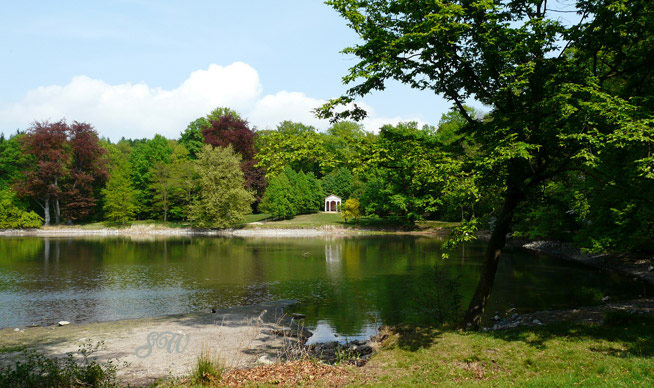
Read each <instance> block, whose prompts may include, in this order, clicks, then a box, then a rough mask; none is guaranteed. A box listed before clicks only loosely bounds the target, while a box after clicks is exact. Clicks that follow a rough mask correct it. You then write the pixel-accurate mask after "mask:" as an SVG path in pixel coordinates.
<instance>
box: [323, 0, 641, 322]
mask: <svg viewBox="0 0 654 388" xmlns="http://www.w3.org/2000/svg"><path fill="white" fill-rule="evenodd" d="M328 4H330V5H332V6H333V7H334V8H335V9H336V10H337V11H338V12H339V13H340V14H341V15H342V16H343V17H344V18H346V19H347V20H348V23H349V26H350V27H351V28H352V29H354V31H356V32H357V33H358V34H359V36H360V38H361V41H362V43H361V44H359V45H356V46H354V47H351V48H347V49H345V50H344V51H345V52H346V53H348V54H353V55H355V56H357V57H358V58H359V59H360V61H359V62H358V63H357V64H355V65H354V66H353V67H352V68H351V69H350V72H349V74H348V75H347V76H346V77H345V78H344V81H345V82H346V83H350V82H352V83H356V84H355V86H353V87H352V88H350V89H349V90H348V92H347V94H346V95H345V96H342V97H340V98H337V99H335V100H332V101H330V102H329V103H328V104H326V105H325V106H324V107H322V108H321V109H319V114H320V115H321V116H322V117H331V118H333V119H339V118H347V117H351V118H362V117H364V116H365V112H364V111H363V110H362V109H361V108H360V107H358V106H356V104H355V106H354V108H353V109H350V110H346V111H342V112H336V111H335V110H334V108H335V107H336V106H337V105H342V104H347V103H353V102H355V98H357V97H359V96H363V95H366V94H368V93H370V92H372V91H374V90H382V89H384V87H385V83H386V81H388V80H397V81H400V82H403V83H406V84H408V85H410V86H411V87H413V88H417V89H420V90H429V91H431V92H433V93H436V94H439V95H442V96H444V97H445V98H447V99H449V100H450V101H452V102H453V104H454V105H455V106H456V107H457V108H458V110H459V113H460V114H461V115H462V116H463V117H465V119H466V121H467V125H466V127H467V130H468V131H469V132H470V133H472V134H473V136H474V138H475V141H476V142H478V144H479V145H480V151H481V152H480V154H479V158H477V159H476V161H475V162H476V165H477V166H476V171H477V172H478V174H479V175H480V178H481V179H480V181H481V182H483V181H495V182H496V184H497V186H499V187H500V192H498V193H497V194H498V196H501V197H502V202H503V203H502V205H501V208H500V209H499V211H498V212H497V213H496V214H497V220H496V222H495V225H494V228H493V231H492V233H491V237H490V240H489V242H488V245H487V248H486V253H485V259H484V266H483V269H482V273H481V276H480V280H479V284H478V286H477V289H476V291H475V293H474V295H473V297H472V299H471V301H470V305H469V307H468V311H467V313H466V316H465V318H464V326H465V327H471V328H477V327H479V325H480V323H481V318H482V315H483V312H484V308H485V306H486V302H487V301H488V299H489V297H490V293H491V290H492V287H493V283H494V280H495V273H496V271H497V267H498V262H499V258H500V256H501V254H502V251H503V249H504V246H505V242H506V236H507V233H508V232H510V230H511V226H512V224H513V220H514V215H515V212H516V209H517V208H518V206H519V205H520V204H521V203H523V202H524V201H525V200H529V199H531V198H534V197H537V196H538V195H539V193H542V190H541V189H542V186H543V185H545V184H547V183H548V182H549V181H552V180H555V179H556V178H558V177H560V176H561V175H562V174H565V173H567V172H570V171H578V172H581V173H582V174H584V175H587V176H591V177H592V176H595V177H598V178H597V179H598V180H604V181H605V182H611V181H612V180H613V177H612V176H611V175H612V174H613V173H616V172H621V173H623V174H624V172H625V171H624V169H627V170H628V172H629V176H633V177H634V178H635V179H638V180H640V181H642V182H648V185H649V186H650V187H651V185H652V179H654V176H652V175H653V174H652V171H654V158H653V157H652V155H651V147H652V146H653V145H654V133H653V132H654V130H653V129H652V128H653V127H654V125H653V123H652V114H653V112H654V109H653V106H652V105H653V102H652V98H651V95H652V94H651V92H652V85H653V84H654V79H653V77H654V73H653V72H651V70H650V69H651V67H652V66H651V59H650V58H652V57H653V56H654V45H652V44H651V42H652V34H654V28H653V20H652V19H653V18H652V17H651V15H652V12H653V10H652V7H654V4H652V2H651V1H649V0H635V1H626V0H579V1H577V2H576V10H577V11H578V14H579V19H580V21H579V22H578V23H576V24H575V25H565V24H563V23H562V22H561V21H560V20H561V19H560V18H559V17H558V16H557V15H558V10H556V9H552V8H551V6H552V4H551V3H548V2H547V1H546V0H542V1H541V0H536V1H511V2H502V1H474V2H473V1H467V0H454V1H450V2H440V1H415V0H400V1H390V0H331V1H328ZM468 98H476V99H477V100H479V101H481V102H482V103H484V104H485V105H487V106H490V107H491V108H492V110H491V112H490V114H489V119H488V120H483V121H482V120H478V119H476V118H475V117H472V116H471V115H470V114H469V113H468V112H467V111H466V109H465V107H464V105H463V103H464V101H466V100H467V99H468ZM621 149H622V150H633V151H634V153H635V154H636V155H637V156H638V157H637V158H630V159H628V161H627V164H625V165H624V167H623V170H622V171H620V169H610V170H608V171H600V170H599V169H598V167H601V166H602V161H603V157H604V156H605V155H615V154H616V153H617V152H619V150H621ZM645 149H650V153H649V154H648V153H646V152H643V151H644V150H645ZM607 174H608V176H607ZM636 177H637V178H636ZM625 195H628V196H630V197H631V198H635V196H636V193H631V194H629V193H625ZM648 202H649V203H650V206H651V198H650V199H649V200H647V199H645V200H644V202H641V203H648ZM625 214H627V213H625Z"/></svg>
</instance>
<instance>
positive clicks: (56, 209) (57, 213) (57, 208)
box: [55, 198, 61, 225]
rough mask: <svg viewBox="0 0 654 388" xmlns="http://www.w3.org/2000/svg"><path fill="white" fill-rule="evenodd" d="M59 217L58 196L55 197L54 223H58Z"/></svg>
mask: <svg viewBox="0 0 654 388" xmlns="http://www.w3.org/2000/svg"><path fill="white" fill-rule="evenodd" d="M60 217H61V208H60V207H59V198H57V199H55V224H57V225H59V219H60Z"/></svg>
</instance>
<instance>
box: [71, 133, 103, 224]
mask: <svg viewBox="0 0 654 388" xmlns="http://www.w3.org/2000/svg"><path fill="white" fill-rule="evenodd" d="M68 133H69V138H68V142H69V144H70V151H71V154H72V155H71V156H72V157H71V166H70V169H69V176H68V179H67V180H66V184H65V186H64V189H63V196H64V202H65V205H64V216H65V217H66V218H68V219H69V220H71V221H72V220H79V219H83V218H85V217H87V216H88V215H89V214H91V213H92V212H93V210H94V208H95V206H96V203H97V192H98V190H99V189H100V188H101V186H102V184H103V183H104V182H106V180H107V179H108V172H107V159H106V157H105V155H106V153H107V152H106V150H105V149H104V148H102V146H100V140H99V139H98V134H97V132H96V131H95V130H94V129H93V126H91V124H88V123H80V122H77V121H73V124H72V125H70V126H69V128H68Z"/></svg>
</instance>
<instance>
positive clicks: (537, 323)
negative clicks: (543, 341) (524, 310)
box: [531, 319, 543, 325]
mask: <svg viewBox="0 0 654 388" xmlns="http://www.w3.org/2000/svg"><path fill="white" fill-rule="evenodd" d="M531 322H532V323H533V324H534V325H542V324H543V322H541V321H539V320H538V319H534V320H533V321H531Z"/></svg>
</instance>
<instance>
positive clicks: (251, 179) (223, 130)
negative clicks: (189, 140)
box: [202, 108, 266, 203]
mask: <svg viewBox="0 0 654 388" xmlns="http://www.w3.org/2000/svg"><path fill="white" fill-rule="evenodd" d="M207 120H208V126H206V127H204V128H203V129H202V136H203V138H204V142H205V144H210V145H212V146H214V147H227V146H228V145H231V146H232V148H233V149H234V151H235V152H236V153H238V154H240V155H241V170H243V176H244V178H245V187H246V188H247V189H249V190H250V191H252V192H253V193H254V195H255V203H258V202H260V201H261V196H262V195H263V191H264V190H265V188H266V180H265V176H264V171H263V170H262V169H261V168H259V167H257V166H256V163H257V162H256V160H255V159H254V157H255V154H256V149H255V142H256V138H257V133H256V132H255V131H254V130H252V129H251V128H250V126H249V124H248V122H247V120H244V119H243V118H241V116H240V115H239V114H238V113H236V112H235V111H233V110H231V109H229V108H216V109H215V110H214V111H213V112H211V114H209V115H208V116H207Z"/></svg>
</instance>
